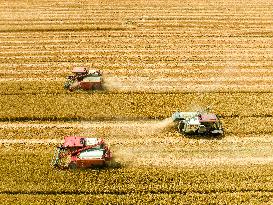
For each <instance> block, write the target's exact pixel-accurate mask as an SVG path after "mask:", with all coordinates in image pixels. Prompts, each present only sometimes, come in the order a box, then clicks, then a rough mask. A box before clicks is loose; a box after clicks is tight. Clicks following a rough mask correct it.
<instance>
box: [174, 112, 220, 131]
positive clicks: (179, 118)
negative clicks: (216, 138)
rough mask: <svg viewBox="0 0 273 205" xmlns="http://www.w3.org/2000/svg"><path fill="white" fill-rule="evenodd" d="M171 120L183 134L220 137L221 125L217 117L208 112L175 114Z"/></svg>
mask: <svg viewBox="0 0 273 205" xmlns="http://www.w3.org/2000/svg"><path fill="white" fill-rule="evenodd" d="M172 119H173V121H174V122H176V123H177V128H178V131H179V132H180V133H183V134H203V135H222V134H223V133H224V131H223V128H222V123H221V121H220V119H219V117H218V116H217V115H215V114H214V113H210V112H208V111H201V112H199V111H197V112H175V113H173V115H172Z"/></svg>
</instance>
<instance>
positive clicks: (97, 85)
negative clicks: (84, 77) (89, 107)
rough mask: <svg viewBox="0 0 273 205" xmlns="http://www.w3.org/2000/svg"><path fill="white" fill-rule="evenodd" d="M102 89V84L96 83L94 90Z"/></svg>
mask: <svg viewBox="0 0 273 205" xmlns="http://www.w3.org/2000/svg"><path fill="white" fill-rule="evenodd" d="M101 89H102V86H101V84H100V83H96V84H94V85H93V90H101Z"/></svg>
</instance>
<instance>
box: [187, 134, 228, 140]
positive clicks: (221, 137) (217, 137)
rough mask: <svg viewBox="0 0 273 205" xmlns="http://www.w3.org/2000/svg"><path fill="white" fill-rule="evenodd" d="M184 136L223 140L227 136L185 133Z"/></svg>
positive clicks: (197, 138)
mask: <svg viewBox="0 0 273 205" xmlns="http://www.w3.org/2000/svg"><path fill="white" fill-rule="evenodd" d="M183 137H185V138H188V139H195V140H221V139H223V138H224V137H225V136H224V135H205V134H203V135H202V134H201V135H200V134H199V135H183Z"/></svg>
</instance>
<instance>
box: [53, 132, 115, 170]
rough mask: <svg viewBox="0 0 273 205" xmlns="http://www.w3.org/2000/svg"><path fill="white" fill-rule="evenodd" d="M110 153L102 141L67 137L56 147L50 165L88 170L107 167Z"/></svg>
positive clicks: (110, 156)
mask: <svg viewBox="0 0 273 205" xmlns="http://www.w3.org/2000/svg"><path fill="white" fill-rule="evenodd" d="M111 160H112V153H111V151H110V149H109V147H108V146H107V145H106V143H105V142H104V140H103V139H99V138H86V137H78V136H68V137H65V138H64V143H63V144H62V145H61V146H59V147H57V148H56V150H55V153H54V157H53V159H52V165H53V166H54V167H59V168H71V169H75V168H89V167H101V166H105V165H107V163H109V162H110V161H111Z"/></svg>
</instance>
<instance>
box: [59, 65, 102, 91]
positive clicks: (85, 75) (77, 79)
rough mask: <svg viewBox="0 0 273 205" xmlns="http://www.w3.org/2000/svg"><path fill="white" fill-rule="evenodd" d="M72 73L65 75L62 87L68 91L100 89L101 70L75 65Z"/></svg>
mask: <svg viewBox="0 0 273 205" xmlns="http://www.w3.org/2000/svg"><path fill="white" fill-rule="evenodd" d="M72 73H73V75H69V76H68V77H67V81H66V82H65V84H64V88H65V89H68V90H69V91H74V90H77V89H82V90H100V89H102V72H101V71H100V70H89V69H88V68H85V67H75V68H73V70H72Z"/></svg>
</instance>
